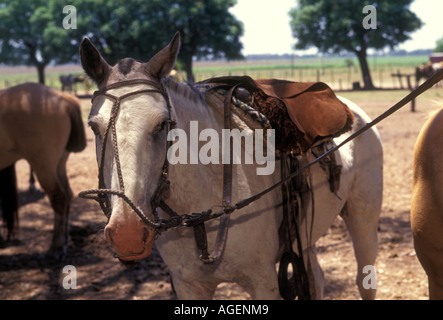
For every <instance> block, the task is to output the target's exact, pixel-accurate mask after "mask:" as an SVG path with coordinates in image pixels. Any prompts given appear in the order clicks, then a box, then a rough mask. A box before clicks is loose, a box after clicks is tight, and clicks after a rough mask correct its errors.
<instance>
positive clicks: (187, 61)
mask: <svg viewBox="0 0 443 320" xmlns="http://www.w3.org/2000/svg"><path fill="white" fill-rule="evenodd" d="M182 61H183V68H184V69H185V72H186V80H187V82H189V83H194V82H195V79H194V74H193V73H192V55H186V56H184V57H183V60H182Z"/></svg>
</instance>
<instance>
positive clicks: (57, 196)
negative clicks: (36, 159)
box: [34, 152, 72, 252]
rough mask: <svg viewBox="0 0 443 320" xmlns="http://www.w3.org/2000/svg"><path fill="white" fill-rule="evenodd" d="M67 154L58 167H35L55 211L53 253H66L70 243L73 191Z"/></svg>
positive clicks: (66, 153)
mask: <svg viewBox="0 0 443 320" xmlns="http://www.w3.org/2000/svg"><path fill="white" fill-rule="evenodd" d="M68 155H69V153H68V152H65V153H64V155H63V156H62V158H61V159H60V161H59V162H58V164H57V165H56V166H44V167H34V170H35V172H36V174H37V177H38V180H39V182H40V184H41V186H42V188H43V190H45V193H46V194H47V195H48V197H49V201H50V203H51V206H52V208H53V210H54V233H53V238H52V243H51V249H50V250H51V251H54V252H58V251H60V250H61V251H64V250H65V249H66V245H67V243H68V214H69V205H70V202H71V199H72V191H71V188H70V186H69V182H68V178H67V175H66V161H67V158H68Z"/></svg>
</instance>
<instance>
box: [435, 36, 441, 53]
mask: <svg viewBox="0 0 443 320" xmlns="http://www.w3.org/2000/svg"><path fill="white" fill-rule="evenodd" d="M433 52H443V38H440V39H438V40H437V42H436V43H435V49H434V50H433Z"/></svg>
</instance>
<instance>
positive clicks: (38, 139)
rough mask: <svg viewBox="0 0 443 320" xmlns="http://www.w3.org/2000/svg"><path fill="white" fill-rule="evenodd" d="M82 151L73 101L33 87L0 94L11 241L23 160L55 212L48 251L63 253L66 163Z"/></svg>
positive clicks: (0, 146)
mask: <svg viewBox="0 0 443 320" xmlns="http://www.w3.org/2000/svg"><path fill="white" fill-rule="evenodd" d="M85 147H86V139H85V131H84V125H83V121H82V118H81V112H80V105H79V102H78V100H77V99H76V98H74V97H72V96H70V95H68V94H64V93H62V92H60V91H57V90H55V89H51V88H48V87H46V86H44V85H41V84H37V83H25V84H21V85H18V86H15V87H10V88H7V89H3V90H1V91H0V170H2V171H1V174H0V200H2V201H1V202H2V209H3V210H2V211H3V219H4V221H5V224H6V226H7V229H8V238H9V239H11V238H13V237H15V236H16V231H17V230H18V224H17V222H18V216H17V206H18V205H17V196H16V193H17V189H16V184H15V179H16V178H15V169H14V163H15V162H16V161H17V160H19V159H26V160H27V161H28V162H29V164H30V165H31V167H32V168H33V170H34V172H35V173H36V175H37V178H38V181H39V182H40V185H41V186H42V188H43V189H44V191H45V193H46V194H47V195H48V198H49V201H50V203H51V206H52V208H53V209H54V211H55V218H54V234H53V238H52V244H51V249H52V250H56V251H59V250H63V249H65V246H66V244H67V239H68V213H69V206H70V201H71V199H72V191H71V188H70V186H69V182H68V178H67V175H66V161H67V159H68V156H69V152H79V151H82V150H83V149H84V148H85ZM11 194H12V195H14V194H15V196H11Z"/></svg>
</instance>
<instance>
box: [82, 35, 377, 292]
mask: <svg viewBox="0 0 443 320" xmlns="http://www.w3.org/2000/svg"><path fill="white" fill-rule="evenodd" d="M179 46H180V37H179V35H178V34H176V35H175V36H174V38H173V39H172V40H171V42H170V43H169V45H167V46H166V47H165V48H164V49H162V50H161V51H160V52H159V53H157V54H156V55H155V56H154V57H153V58H152V59H151V60H150V61H149V62H147V63H142V62H138V61H135V60H133V59H130V58H127V59H123V60H121V61H120V62H119V63H118V64H116V65H115V66H113V67H111V66H110V65H108V63H107V62H106V61H105V60H104V59H103V57H102V56H101V55H100V53H99V52H98V51H97V49H96V48H95V47H94V46H93V45H92V43H91V42H90V41H89V40H88V39H86V38H85V39H84V40H83V42H82V44H81V48H80V54H81V61H82V65H83V68H84V70H85V72H86V73H87V74H88V75H89V76H90V77H91V78H92V79H93V80H94V81H95V82H96V83H97V84H98V87H99V89H100V90H101V93H103V94H101V95H96V96H95V98H94V99H93V104H92V107H91V112H90V116H89V125H90V126H91V128H92V130H93V131H94V133H95V134H96V147H97V160H98V165H99V169H101V170H102V172H103V177H102V178H103V185H102V186H101V188H108V189H113V190H121V189H122V187H123V185H124V193H125V196H126V197H127V198H128V199H130V200H131V201H132V202H133V204H134V206H133V207H132V208H131V206H130V205H129V204H128V202H127V201H124V200H123V199H122V197H121V196H116V195H115V194H114V195H113V194H108V195H107V199H108V200H107V201H109V202H108V203H109V206H110V207H109V211H108V217H109V221H108V223H107V226H106V228H105V236H106V239H107V240H108V242H109V243H110V245H111V246H112V247H113V249H114V250H115V251H116V254H117V256H118V257H119V258H120V260H122V261H133V260H138V259H141V258H144V257H147V256H148V255H149V254H150V252H151V250H152V247H153V245H154V240H155V243H156V245H157V248H158V250H159V252H160V254H161V256H162V258H163V260H164V262H165V263H166V264H167V266H168V268H169V270H170V274H171V277H172V281H173V284H174V288H175V291H176V293H177V295H178V297H179V298H180V299H210V298H212V297H213V294H214V291H215V289H216V287H217V285H218V284H220V283H221V282H236V283H238V284H239V285H241V286H243V287H244V288H245V289H246V290H247V291H248V292H249V293H250V295H251V298H252V299H279V298H280V295H279V288H278V281H277V272H276V260H277V254H278V251H279V237H278V228H279V225H280V223H281V221H282V216H283V214H282V209H281V206H277V205H278V204H280V203H281V192H280V191H273V192H270V193H268V194H266V195H265V196H263V197H262V198H261V199H259V200H257V201H255V202H253V203H252V204H250V205H249V206H246V207H245V208H243V209H241V210H238V211H235V212H233V213H232V214H231V223H230V226H229V232H228V237H227V242H226V247H225V250H224V253H223V255H222V257H221V258H220V259H219V260H218V261H217V262H216V263H214V264H203V263H202V262H201V261H200V260H199V258H198V257H199V251H198V249H197V246H196V242H195V240H194V233H193V230H192V228H186V227H181V228H174V229H169V230H167V231H165V232H162V233H161V234H160V235H159V236H158V238H157V239H156V233H155V231H154V230H153V228H152V227H150V226H147V225H146V224H145V223H144V222H143V220H144V219H142V218H141V217H140V215H139V214H136V213H135V212H134V209H133V208H134V207H138V208H139V209H140V211H142V212H143V213H144V214H145V215H146V217H148V218H149V219H150V220H154V215H153V209H152V208H151V205H150V200H151V199H152V198H153V195H154V193H155V190H156V188H157V186H158V181H159V179H160V177H161V175H162V167H163V165H164V164H165V161H166V160H165V159H166V154H167V149H168V146H169V145H168V143H167V139H166V135H167V132H166V131H167V130H166V128H167V127H168V126H167V123H168V121H169V120H170V119H174V120H175V121H176V128H180V129H183V130H184V132H186V133H187V136H188V137H189V136H190V122H191V121H198V127H199V130H203V129H205V128H213V129H215V130H216V131H217V132H221V130H222V129H223V103H222V102H220V103H218V104H217V103H214V102H212V103H210V100H212V99H209V98H208V97H207V98H208V99H205V97H204V96H203V95H202V94H200V93H199V92H196V91H195V90H193V88H192V86H191V85H184V84H179V83H177V82H175V81H174V80H172V79H169V78H168V77H167V75H168V74H169V73H170V71H171V69H172V68H173V66H174V64H175V60H176V57H177V54H178V51H179ZM131 79H148V80H150V81H153V82H152V84H151V82H146V83H144V82H137V81H134V82H131V81H129V82H126V84H125V83H124V81H126V80H131ZM155 83H157V84H158V85H155ZM121 84H124V85H121ZM160 84H161V86H163V88H165V90H166V93H167V94H160V93H161V92H162V91H161V87H160ZM105 90H106V93H107V95H105V94H104V93H105ZM144 90H147V91H144ZM151 90H152V91H151ZM208 95H211V94H208ZM123 96H124V97H123ZM118 97H122V98H121V99H118ZM167 98H169V101H170V105H168V103H167ZM117 100H118V101H117ZM215 100H217V99H214V101H215ZM343 101H344V99H343ZM345 103H346V104H347V105H348V106H349V107H350V108H351V109H352V111H353V112H354V114H355V120H354V125H353V129H352V131H353V132H354V131H356V130H357V129H359V128H360V127H362V126H363V125H364V124H365V123H367V122H368V121H369V118H368V116H367V115H366V114H365V113H364V112H363V111H362V110H361V109H360V108H358V107H357V106H356V105H355V104H353V103H352V102H350V101H345ZM116 105H118V107H119V110H118V111H117V112H118V114H116V113H114V116H111V117H112V118H113V119H114V120H115V121H114V120H113V121H112V122H114V124H115V127H114V128H115V138H116V141H115V140H114V139H112V138H111V133H112V132H113V130H114V129H113V126H112V125H109V121H110V115H111V113H112V109H115V108H116ZM114 111H115V110H114ZM233 127H234V128H241V129H245V128H246V127H247V126H246V125H245V123H244V122H243V121H242V120H241V119H240V118H238V117H236V116H234V117H233ZM107 128H108V130H107ZM200 132H201V131H200ZM112 135H114V133H112ZM348 135H349V134H344V135H342V136H340V137H339V138H336V139H334V142H335V143H339V142H340V141H342V140H343V139H345V138H346V137H347V136H348ZM105 136H108V138H107V139H105ZM114 141H115V143H114ZM104 143H105V145H104ZM113 143H114V144H115V145H116V146H113V145H112V144H113ZM201 145H202V142H201V141H200V144H199V146H201ZM104 147H105V152H104V157H103V160H101V157H102V150H103V148H104ZM188 149H189V148H188ZM116 150H118V154H116ZM194 156H195V155H194ZM305 156H306V157H307V158H308V160H312V159H313V158H314V157H313V155H312V153H311V152H307V153H306V155H305ZM116 158H118V160H116ZM336 159H337V162H338V164H341V165H342V166H343V168H342V171H341V183H340V188H339V190H338V192H337V194H334V193H331V191H330V190H329V184H328V183H327V177H326V174H325V172H324V171H323V170H322V169H321V168H320V166H319V165H318V164H316V165H314V166H313V167H311V168H310V174H311V181H312V188H313V195H314V196H313V199H314V209H315V210H314V214H313V217H308V219H307V222H306V221H303V224H302V225H301V226H300V230H301V232H302V235H301V238H302V239H307V237H309V236H310V237H311V238H310V239H311V243H310V244H311V247H310V248H308V245H309V244H308V243H303V247H304V248H305V249H306V254H307V255H309V258H310V263H311V265H312V272H313V274H314V275H315V279H316V281H315V289H316V290H315V292H316V298H321V297H322V294H323V274H322V271H321V269H320V266H319V264H318V262H317V259H316V256H315V250H314V249H313V247H314V244H315V241H317V240H318V239H319V238H320V237H321V236H322V235H324V234H325V233H326V232H327V230H328V228H329V227H330V225H331V224H332V222H333V221H334V219H336V217H337V216H338V215H339V214H341V215H342V217H343V219H344V221H345V222H346V225H347V228H348V230H349V232H350V234H351V237H352V241H353V244H354V250H355V256H356V259H357V277H356V278H357V280H356V281H357V285H358V288H359V291H360V295H361V296H362V298H364V299H373V298H375V292H376V290H375V289H374V286H370V287H368V286H365V285H364V283H363V280H364V278H365V276H366V273H363V268H364V267H365V266H367V265H371V266H372V265H374V262H375V259H376V255H377V226H378V219H379V214H380V208H381V202H382V187H383V186H382V171H383V169H382V166H383V164H382V161H383V160H382V146H381V142H380V137H379V135H378V133H377V131H376V129H375V128H372V129H370V130H369V131H367V132H366V133H364V134H363V135H360V136H359V137H357V138H356V139H355V140H353V141H352V142H350V143H348V144H347V145H345V146H344V147H343V148H341V149H340V150H339V151H338V152H337V153H336ZM168 167H169V172H168V178H169V180H170V187H169V191H168V192H166V193H165V194H164V195H163V198H162V200H163V201H164V202H166V203H167V204H168V205H169V206H170V207H172V208H173V209H174V210H176V211H177V212H178V213H180V214H181V213H191V212H202V211H204V210H207V209H208V208H215V209H217V207H216V206H217V205H220V203H221V197H222V196H221V195H222V184H223V182H222V174H223V169H222V167H223V166H222V165H216V164H207V165H203V164H201V163H200V162H199V163H198V164H189V163H188V164H176V165H172V164H169V166H168ZM257 167H258V165H257V164H255V165H250V164H245V165H234V166H233V182H232V189H233V195H232V203H236V202H237V201H239V200H241V199H244V198H247V197H249V196H251V195H254V194H256V193H258V192H260V191H262V190H263V189H264V188H265V187H268V186H270V185H272V184H273V183H275V182H277V181H279V180H280V178H281V177H280V170H279V168H278V167H279V166H278V164H277V163H276V170H275V171H274V174H272V175H261V176H258V175H257V174H256V169H257ZM122 180H123V181H122ZM122 182H123V183H122ZM309 206H310V207H309V208H308V209H307V212H311V209H312V207H311V206H312V204H311V203H310V204H309ZM106 210H107V209H105V211H106ZM158 211H159V215H160V218H163V219H168V218H169V216H168V215H167V214H166V213H165V212H164V211H163V210H159V209H158ZM215 211H217V210H215ZM306 223H307V224H306ZM311 223H312V224H313V225H312V234H310V235H307V234H305V233H303V231H304V230H308V229H309V228H310V226H311ZM218 224H219V219H215V220H211V221H209V222H206V230H207V237H208V243H209V247H211V246H212V245H213V243H214V242H215V238H216V235H217V226H218ZM302 242H303V241H302ZM293 247H294V251H297V245H295V244H294V246H293ZM311 290H312V288H311Z"/></svg>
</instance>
